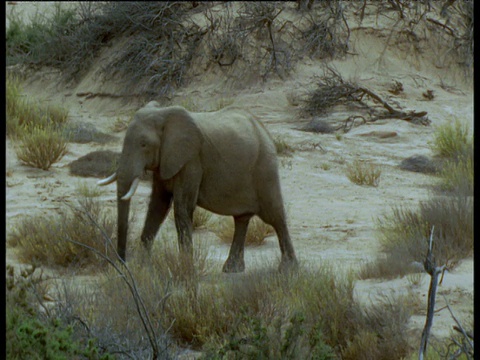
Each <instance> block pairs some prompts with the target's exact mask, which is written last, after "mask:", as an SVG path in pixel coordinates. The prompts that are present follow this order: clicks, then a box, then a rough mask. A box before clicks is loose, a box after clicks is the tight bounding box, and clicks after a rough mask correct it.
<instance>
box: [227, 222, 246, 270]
mask: <svg viewBox="0 0 480 360" xmlns="http://www.w3.org/2000/svg"><path fill="white" fill-rule="evenodd" d="M251 217H252V214H246V215H241V216H235V217H234V221H235V232H234V235H233V241H232V246H231V247H230V253H229V254H228V259H227V261H225V264H224V265H223V272H226V273H233V272H242V271H244V270H245V261H244V258H243V256H244V248H245V236H246V235H247V229H248V223H249V222H250V219H251Z"/></svg>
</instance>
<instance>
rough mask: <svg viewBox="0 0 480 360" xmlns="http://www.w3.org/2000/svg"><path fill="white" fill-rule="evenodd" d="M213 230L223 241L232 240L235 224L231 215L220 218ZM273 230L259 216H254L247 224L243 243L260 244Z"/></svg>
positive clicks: (228, 241)
mask: <svg viewBox="0 0 480 360" xmlns="http://www.w3.org/2000/svg"><path fill="white" fill-rule="evenodd" d="M213 231H214V232H215V233H216V234H217V236H218V237H219V238H220V239H221V240H222V241H223V242H225V243H227V244H230V243H231V242H232V240H233V233H234V231H235V226H234V223H233V219H232V218H231V217H228V218H223V219H222V220H220V221H219V222H218V223H217V224H216V226H215V228H214V229H213ZM274 234H275V230H274V229H273V227H272V226H270V225H268V224H265V223H264V222H263V221H262V220H261V219H260V218H259V217H257V216H254V217H252V218H251V220H250V223H249V224H248V229H247V235H246V237H245V245H247V246H248V245H262V244H263V243H264V241H265V238H266V237H267V236H270V235H274Z"/></svg>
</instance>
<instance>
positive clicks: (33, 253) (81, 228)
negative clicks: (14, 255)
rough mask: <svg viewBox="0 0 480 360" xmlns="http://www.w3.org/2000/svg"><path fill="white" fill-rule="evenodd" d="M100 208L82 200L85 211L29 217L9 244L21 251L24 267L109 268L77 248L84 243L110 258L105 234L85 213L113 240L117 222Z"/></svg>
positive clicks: (92, 254) (81, 205) (95, 257)
mask: <svg viewBox="0 0 480 360" xmlns="http://www.w3.org/2000/svg"><path fill="white" fill-rule="evenodd" d="M100 204H101V203H100V202H98V201H95V200H94V199H93V198H83V199H80V209H83V210H79V209H77V210H75V209H74V208H70V209H67V210H68V211H64V212H63V213H62V214H60V215H50V216H45V215H37V216H31V217H26V218H24V219H23V220H22V221H21V222H20V223H19V224H17V225H16V226H15V227H14V228H13V230H12V231H11V232H10V234H9V235H8V236H7V243H8V245H9V246H12V247H16V248H18V257H19V260H20V261H22V262H24V263H33V264H42V265H46V266H56V267H71V266H73V267H76V268H78V269H85V268H88V267H89V266H90V267H91V266H93V267H97V266H100V267H102V266H105V263H104V262H102V261H100V259H99V257H98V256H97V255H96V254H94V253H93V252H92V251H89V250H87V249H85V248H84V247H82V246H80V245H78V244H75V242H77V243H82V244H85V245H87V246H90V247H92V248H94V249H97V250H98V251H99V252H101V253H105V252H106V251H107V253H108V254H110V251H109V247H107V246H106V245H105V239H104V238H103V235H102V232H101V231H100V230H99V229H98V228H97V227H96V226H95V225H94V224H93V223H92V221H91V220H90V218H89V217H88V215H87V214H86V212H85V211H88V213H89V214H90V215H91V216H92V217H93V219H95V221H97V222H98V224H100V225H101V226H102V227H103V228H104V231H105V233H106V234H107V235H109V236H110V237H111V236H112V234H113V233H114V228H115V222H114V220H113V217H112V215H111V213H109V212H107V211H105V209H102V208H101V206H100ZM112 257H113V255H112Z"/></svg>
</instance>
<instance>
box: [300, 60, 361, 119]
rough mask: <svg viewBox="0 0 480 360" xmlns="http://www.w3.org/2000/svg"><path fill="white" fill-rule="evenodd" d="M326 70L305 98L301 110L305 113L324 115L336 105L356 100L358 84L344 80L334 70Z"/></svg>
mask: <svg viewBox="0 0 480 360" xmlns="http://www.w3.org/2000/svg"><path fill="white" fill-rule="evenodd" d="M328 70H329V72H328V73H325V74H324V75H323V76H322V78H321V79H319V80H318V83H317V86H316V88H315V89H314V90H312V91H310V93H309V95H308V97H307V99H306V100H305V102H304V105H303V106H302V110H301V111H302V113H304V114H305V115H313V116H322V115H326V114H327V113H328V112H330V111H331V110H332V108H333V107H334V106H336V105H345V104H351V103H352V102H354V101H357V96H356V95H357V92H358V90H359V86H358V85H356V84H354V83H352V82H349V81H345V80H344V79H343V78H342V77H341V76H340V75H339V74H338V73H337V72H336V71H334V70H331V69H328Z"/></svg>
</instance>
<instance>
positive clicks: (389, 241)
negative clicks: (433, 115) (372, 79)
mask: <svg viewBox="0 0 480 360" xmlns="http://www.w3.org/2000/svg"><path fill="white" fill-rule="evenodd" d="M431 146H432V148H433V150H434V151H435V152H436V153H437V155H438V156H440V157H441V159H442V169H441V171H440V174H439V175H440V184H441V186H440V189H439V190H440V191H438V190H437V191H436V193H433V194H432V196H431V198H429V199H428V200H426V201H423V202H421V203H420V204H419V207H418V209H410V208H405V207H403V206H401V205H399V206H395V207H393V208H392V209H391V212H390V213H386V214H385V215H383V216H382V217H380V218H379V219H378V220H377V224H378V228H379V232H380V240H381V242H382V245H383V248H384V251H385V253H386V255H387V258H386V259H385V258H384V257H383V256H382V257H380V258H379V259H378V260H377V261H375V262H374V263H369V264H366V265H365V266H364V268H363V270H362V271H361V273H360V276H361V277H362V278H367V277H392V276H393V277H395V276H398V275H403V274H405V273H408V272H411V271H414V268H412V267H411V265H412V263H413V262H417V263H422V262H423V260H424V258H425V254H426V252H427V248H428V239H429V236H430V232H431V229H432V226H435V229H436V232H435V236H434V243H435V257H436V260H437V263H438V264H445V265H448V266H449V267H450V268H452V267H453V266H455V264H456V263H457V262H458V261H459V260H461V259H463V258H465V257H467V256H470V255H471V254H472V253H473V138H472V136H469V134H468V129H467V128H465V127H463V126H462V125H460V123H459V122H458V121H455V122H454V123H453V124H447V125H445V126H442V127H440V128H438V129H437V131H436V132H435V135H434V140H433V142H432V145H431ZM399 259H401V260H400V261H399Z"/></svg>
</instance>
